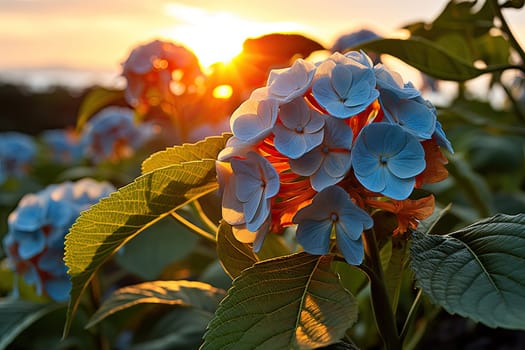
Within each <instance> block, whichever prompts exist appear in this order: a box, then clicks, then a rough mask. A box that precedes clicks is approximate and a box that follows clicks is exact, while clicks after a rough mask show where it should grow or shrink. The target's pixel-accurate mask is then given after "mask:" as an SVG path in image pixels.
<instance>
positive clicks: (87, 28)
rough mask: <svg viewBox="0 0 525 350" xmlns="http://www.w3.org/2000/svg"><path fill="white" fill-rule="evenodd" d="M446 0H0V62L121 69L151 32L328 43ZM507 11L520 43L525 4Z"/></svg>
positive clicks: (427, 17)
mask: <svg viewBox="0 0 525 350" xmlns="http://www.w3.org/2000/svg"><path fill="white" fill-rule="evenodd" d="M446 3H447V1H420V0H401V1H387V0H382V1H379V0H366V1H355V0H354V1H351V0H324V1H318V0H301V1H296V0H292V1H283V0H265V1H264V2H263V1H242V2H241V1H238V0H221V1H216V0H182V1H169V0H147V1H146V0H141V1H139V0H110V1H108V0H0V52H1V53H2V54H1V55H0V70H1V71H8V70H10V69H14V70H15V69H20V68H46V67H70V68H79V69H85V70H106V71H118V70H119V67H120V63H122V62H123V61H124V60H125V59H126V57H127V55H128V54H129V52H130V50H131V49H132V48H133V47H135V46H137V45H138V44H141V43H144V42H147V41H150V40H152V39H154V38H166V39H170V40H173V41H176V42H179V43H181V44H184V45H186V46H187V47H189V48H190V49H192V50H193V51H194V52H195V53H196V54H197V56H199V57H200V59H201V61H202V62H203V63H204V64H210V63H212V62H213V61H214V60H226V59H228V58H230V57H232V56H233V55H235V54H236V53H237V52H238V51H240V49H241V45H242V41H243V40H244V39H245V38H246V37H255V36H259V35H262V34H267V33H271V32H297V33H301V34H304V35H306V36H308V37H310V38H312V39H315V40H318V41H319V42H321V43H323V44H325V45H328V46H329V45H331V44H332V43H333V42H334V41H335V39H336V38H337V37H338V36H339V35H341V34H344V33H347V32H349V31H351V30H353V29H356V28H360V27H363V26H365V27H367V28H369V29H373V30H374V31H376V32H378V33H379V34H382V35H385V36H391V35H392V34H393V33H394V32H395V30H396V29H397V28H399V27H401V26H402V25H404V24H407V23H410V22H415V21H420V20H423V21H431V20H432V19H433V18H434V17H435V16H436V15H438V14H439V12H440V11H441V10H442V8H443V7H444V6H445V4H446ZM505 14H506V15H507V18H508V20H509V22H510V24H511V26H512V29H513V30H514V31H515V32H516V34H517V35H518V37H519V38H520V41H521V42H522V43H523V42H524V38H525V11H524V10H519V11H516V10H508V11H506V12H505Z"/></svg>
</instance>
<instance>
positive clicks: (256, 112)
mask: <svg viewBox="0 0 525 350" xmlns="http://www.w3.org/2000/svg"><path fill="white" fill-rule="evenodd" d="M278 109H279V105H278V103H277V101H276V100H274V99H268V100H262V101H259V100H255V99H248V100H246V101H245V102H243V103H242V104H241V105H240V106H239V108H237V109H236V110H235V112H233V114H232V116H231V119H230V127H231V130H232V132H233V134H234V135H235V137H237V138H238V139H239V140H241V141H244V142H249V143H256V142H259V141H261V140H262V139H264V138H265V137H266V136H268V135H269V134H270V132H271V130H272V128H273V126H274V125H275V122H276V121H277V114H278Z"/></svg>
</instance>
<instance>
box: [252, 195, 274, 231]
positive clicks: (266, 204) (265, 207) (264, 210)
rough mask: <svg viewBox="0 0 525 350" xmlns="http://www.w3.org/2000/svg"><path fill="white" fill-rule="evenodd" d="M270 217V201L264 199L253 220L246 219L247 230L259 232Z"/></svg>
mask: <svg viewBox="0 0 525 350" xmlns="http://www.w3.org/2000/svg"><path fill="white" fill-rule="evenodd" d="M269 215H270V199H262V200H260V201H259V206H258V207H257V211H256V212H255V215H254V217H253V220H250V221H248V219H246V228H248V230H250V231H252V232H257V231H258V230H259V229H260V228H261V226H262V225H263V224H264V222H265V221H266V219H267V218H268V216H269Z"/></svg>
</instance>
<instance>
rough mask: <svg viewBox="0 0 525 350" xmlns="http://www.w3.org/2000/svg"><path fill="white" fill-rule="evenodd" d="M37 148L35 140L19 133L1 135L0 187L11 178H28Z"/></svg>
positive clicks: (12, 132)
mask: <svg viewBox="0 0 525 350" xmlns="http://www.w3.org/2000/svg"><path fill="white" fill-rule="evenodd" d="M36 153H37V146H36V143H35V141H34V140H33V138H32V137H31V136H29V135H25V134H22V133H19V132H14V131H11V132H4V133H1V134H0V185H2V184H3V183H4V182H6V181H7V180H8V179H9V178H21V177H24V176H26V175H27V174H28V173H29V171H30V169H31V164H32V162H33V161H34V160H35V157H36Z"/></svg>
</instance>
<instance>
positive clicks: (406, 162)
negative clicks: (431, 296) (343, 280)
mask: <svg viewBox="0 0 525 350" xmlns="http://www.w3.org/2000/svg"><path fill="white" fill-rule="evenodd" d="M230 127H231V130H232V132H233V136H232V137H231V138H230V139H229V140H228V143H227V145H226V148H225V149H224V150H223V151H222V152H221V153H220V154H219V157H218V161H217V173H218V178H219V182H220V185H221V188H222V193H223V198H222V212H223V217H224V220H225V221H226V222H227V223H229V224H230V225H232V226H233V232H234V234H235V236H236V238H237V239H238V240H240V241H242V242H246V243H253V247H254V250H255V251H258V250H259V249H260V248H261V245H262V243H263V240H264V237H265V236H266V234H267V233H268V232H270V231H271V232H276V233H278V232H281V231H282V230H283V228H284V227H286V226H291V225H297V231H296V237H297V241H298V242H299V243H300V244H301V245H302V247H303V248H304V250H305V251H307V252H309V253H312V254H326V253H328V252H329V249H330V242H331V241H332V238H334V239H335V241H336V242H337V247H338V249H339V251H340V252H341V253H342V254H343V256H344V257H345V259H346V261H347V262H348V263H350V264H360V263H361V261H362V259H363V246H362V241H361V234H362V232H363V230H366V229H369V228H371V227H372V226H373V220H372V218H371V216H370V213H371V212H372V211H373V210H376V209H382V210H387V211H391V212H393V213H394V214H396V215H397V217H398V221H399V227H398V228H397V230H396V232H405V231H407V229H408V228H414V227H415V226H416V225H417V220H419V219H421V218H423V217H424V216H425V215H427V214H428V213H429V209H430V213H431V212H432V210H431V209H433V205H434V202H433V197H432V200H428V198H426V199H425V200H424V201H419V200H411V199H410V198H409V196H410V194H411V193H412V191H413V189H414V188H416V187H419V186H421V185H423V184H425V183H430V182H436V181H440V180H442V179H443V178H444V177H446V176H447V172H446V169H445V168H444V164H445V163H446V158H444V156H443V154H442V153H441V151H440V148H441V147H444V148H447V149H448V150H449V151H451V152H452V148H451V145H450V142H449V141H448V140H447V139H446V136H445V134H444V132H443V130H442V128H441V125H440V124H439V122H438V121H437V118H436V110H435V108H434V107H433V106H432V105H431V104H430V103H429V102H428V101H425V100H424V99H423V98H422V97H421V94H420V92H419V91H418V90H417V89H415V88H414V86H413V85H412V84H411V83H404V82H403V80H402V78H401V76H400V75H399V74H398V73H396V72H393V71H390V70H389V69H387V68H386V67H385V66H383V65H382V64H376V65H374V64H373V63H372V61H371V60H370V58H369V57H368V56H367V55H366V54H365V53H364V52H355V51H351V52H348V53H346V54H344V55H343V54H341V53H337V52H336V53H334V54H332V55H331V56H330V57H329V58H327V59H326V60H324V61H322V62H319V63H317V64H313V63H310V62H308V61H305V60H301V59H300V60H297V61H296V62H295V63H294V64H293V65H292V66H291V67H289V68H285V69H279V70H273V71H272V72H271V73H270V75H269V78H268V82H267V85H266V86H265V87H262V88H259V89H257V90H255V91H254V92H253V93H252V94H251V96H250V98H249V99H248V100H247V101H245V102H244V103H242V104H241V105H240V106H239V108H238V109H237V110H236V111H235V112H234V113H233V115H232V117H231V119H230ZM427 216H428V215H427Z"/></svg>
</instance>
